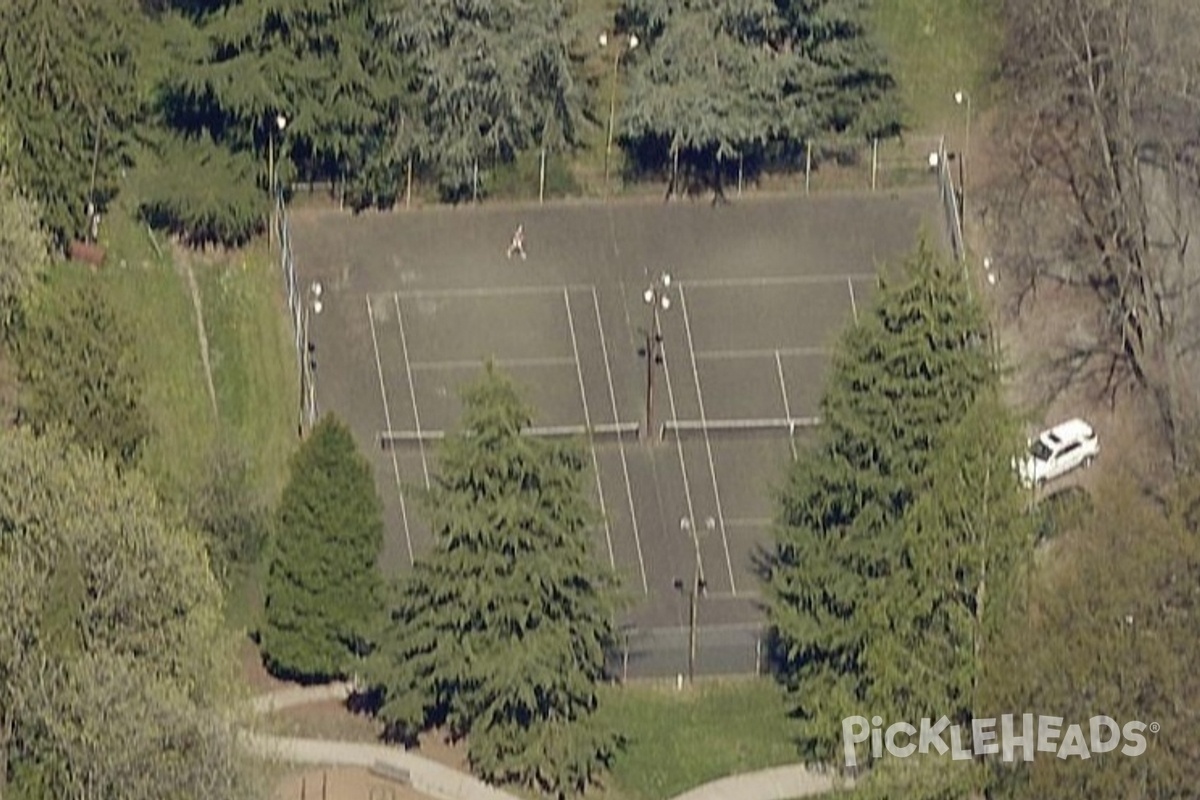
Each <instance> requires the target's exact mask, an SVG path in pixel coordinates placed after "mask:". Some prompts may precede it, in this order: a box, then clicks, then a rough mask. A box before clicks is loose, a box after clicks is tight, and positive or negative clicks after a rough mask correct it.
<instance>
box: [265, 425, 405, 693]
mask: <svg viewBox="0 0 1200 800" xmlns="http://www.w3.org/2000/svg"><path fill="white" fill-rule="evenodd" d="M382 543H383V518H382V507H381V505H380V502H379V498H378V497H377V496H376V494H375V482H374V479H373V476H372V474H371V467H370V465H369V464H368V463H367V461H366V459H364V458H363V457H362V455H361V454H359V452H358V450H357V448H356V447H355V444H354V439H353V437H352V436H351V434H350V431H349V429H348V428H346V426H345V425H344V424H342V423H341V422H339V421H338V420H336V419H335V418H333V417H331V416H326V417H324V418H323V419H322V420H321V421H320V422H319V423H318V424H317V425H316V427H314V428H313V430H312V433H311V434H310V436H309V438H308V439H307V440H306V441H305V442H304V445H303V446H302V447H301V448H300V450H299V451H298V452H297V453H296V455H295V457H294V458H293V460H292V465H291V476H290V478H289V480H288V484H287V486H286V487H285V488H284V491H283V497H282V498H281V500H280V508H279V520H278V530H277V532H276V535H275V541H274V550H273V553H272V557H271V561H270V568H269V572H268V575H267V580H266V620H265V624H264V629H263V631H262V647H263V653H264V655H265V658H266V662H267V665H268V667H269V668H270V669H271V671H272V672H275V673H276V674H280V675H287V676H293V677H297V678H303V679H324V678H332V677H338V676H342V675H346V674H348V673H349V672H350V671H351V668H352V664H353V663H354V659H355V658H356V657H360V656H362V655H364V654H365V653H366V651H367V649H368V648H369V646H370V635H369V633H370V631H371V629H372V627H373V617H374V615H375V614H376V613H377V610H378V603H379V598H380V591H379V588H380V587H379V582H380V579H379V573H378V571H377V570H378V568H377V565H376V560H377V559H378V557H379V549H380V546H381V545H382Z"/></svg>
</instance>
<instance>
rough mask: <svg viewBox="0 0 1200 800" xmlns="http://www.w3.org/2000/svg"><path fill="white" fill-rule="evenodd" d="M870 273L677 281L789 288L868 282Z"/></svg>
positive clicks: (680, 282)
mask: <svg viewBox="0 0 1200 800" xmlns="http://www.w3.org/2000/svg"><path fill="white" fill-rule="evenodd" d="M874 277H875V274H874V273H870V272H850V273H841V274H834V275H777V276H766V277H762V278H689V279H684V280H677V281H676V285H678V286H690V287H693V288H704V287H710V286H711V287H722V286H724V287H731V288H739V287H748V286H788V285H792V284H814V283H840V282H841V281H844V280H868V279H870V278H874Z"/></svg>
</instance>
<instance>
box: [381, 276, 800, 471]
mask: <svg viewBox="0 0 1200 800" xmlns="http://www.w3.org/2000/svg"><path fill="white" fill-rule="evenodd" d="M392 302H393V303H395V305H396V325H398V326H399V328H400V348H401V349H402V350H403V351H404V371H405V373H407V374H408V396H409V398H410V399H411V400H412V407H413V424H415V425H416V426H417V447H419V448H420V450H421V472H422V473H424V475H425V488H426V489H428V488H430V483H429V462H428V461H426V459H425V440H424V439H422V438H421V412H420V411H418V410H417V387H416V384H414V383H413V376H412V362H411V361H409V360H408V337H406V336H405V335H404V316H403V315H402V314H401V313H400V298H399V297H397V296H396V295H395V294H393V295H392ZM789 416H791V415H789ZM391 427H392V426H391V425H388V430H391Z"/></svg>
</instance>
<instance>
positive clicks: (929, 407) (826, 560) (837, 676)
mask: <svg viewBox="0 0 1200 800" xmlns="http://www.w3.org/2000/svg"><path fill="white" fill-rule="evenodd" d="M898 272H899V274H898V275H896V276H895V277H893V278H891V279H885V280H882V281H881V286H880V289H879V292H878V294H877V296H876V298H875V300H874V305H873V307H872V308H871V309H870V311H869V312H867V313H865V314H863V315H862V317H861V319H860V321H859V322H858V323H856V324H855V325H854V326H853V327H851V328H850V329H849V330H848V331H847V332H846V333H845V334H844V337H843V340H842V342H841V344H840V347H839V348H838V350H837V352H836V354H835V356H834V361H833V369H832V373H831V377H830V380H829V385H828V388H827V389H826V392H825V395H824V398H823V400H822V415H821V416H822V420H823V423H824V424H823V426H822V428H821V432H820V439H819V441H818V443H817V444H816V445H815V446H814V447H813V448H812V449H811V450H810V451H808V452H806V453H804V454H802V455H801V457H800V458H799V459H798V460H797V461H796V462H794V464H793V466H792V468H791V469H790V472H789V474H788V476H787V479H786V483H785V485H784V487H783V488H782V490H781V491H780V498H779V512H778V524H777V526H776V530H775V539H776V549H775V553H774V557H773V561H772V563H771V565H770V574H769V576H768V578H767V589H768V592H769V598H770V599H769V605H768V612H769V616H770V620H771V622H772V624H773V626H774V627H775V629H776V631H777V633H778V636H779V640H780V642H781V650H782V652H781V654H780V655H781V661H782V676H783V679H784V682H785V684H786V685H787V687H788V688H789V689H790V690H791V692H792V694H793V696H794V698H795V702H796V707H797V717H798V720H799V724H800V734H799V735H800V741H801V744H802V748H803V751H804V753H805V755H806V756H809V757H816V758H819V759H825V758H829V757H832V756H833V755H834V753H835V752H837V747H838V745H839V742H840V735H841V720H842V719H844V718H845V717H846V716H849V715H851V714H855V713H858V712H859V709H861V707H862V706H861V704H862V703H864V702H866V701H867V700H868V699H873V697H874V695H873V687H874V684H875V683H876V681H877V680H878V679H879V677H880V676H881V675H882V674H884V673H886V672H888V671H889V670H891V669H894V668H895V665H893V664H888V663H885V662H883V661H882V660H881V659H880V658H879V657H878V656H879V654H878V652H876V651H872V649H871V646H872V644H873V642H874V638H873V637H874V636H875V635H876V633H877V631H876V630H875V625H876V622H875V619H874V615H873V613H872V603H873V602H874V601H875V600H876V599H877V598H876V597H875V593H876V591H877V590H878V587H880V586H882V585H884V584H883V582H884V581H886V580H887V579H888V578H889V577H890V576H891V575H892V574H893V572H894V571H895V570H896V569H897V568H898V566H899V565H900V564H901V558H902V555H903V542H904V539H903V534H902V531H903V527H902V525H903V522H904V517H905V515H906V513H907V512H908V510H909V509H910V507H911V506H912V504H913V502H914V501H915V500H916V498H917V496H918V493H919V492H920V491H921V490H922V489H924V488H925V487H926V485H927V483H928V481H929V476H928V468H929V464H930V460H931V459H932V458H933V455H934V453H935V451H936V450H937V448H938V447H939V446H941V444H942V443H943V441H944V440H945V438H946V435H947V431H948V429H950V428H953V426H954V425H955V424H957V423H958V421H959V420H961V419H962V418H963V417H964V416H965V415H966V414H967V411H968V409H969V408H970V407H971V403H972V402H973V400H974V397H975V396H976V394H977V393H978V392H979V390H980V389H981V388H982V387H983V386H984V385H985V384H986V383H987V382H988V381H989V380H991V376H992V374H993V372H992V366H991V356H990V352H989V350H988V348H987V346H986V341H985V326H984V318H983V316H982V312H981V310H980V308H979V306H978V304H976V303H975V302H973V301H972V300H971V297H970V295H969V291H968V287H967V286H966V284H965V282H964V280H963V276H962V272H961V270H959V269H958V268H957V266H956V265H953V264H951V263H949V262H948V261H947V260H946V259H945V258H943V257H941V256H940V255H938V254H936V253H935V252H934V251H933V250H932V249H931V248H930V247H929V245H928V244H926V243H925V242H922V243H921V244H920V245H919V246H918V248H917V249H916V251H915V252H914V254H913V255H912V256H910V257H909V258H908V259H907V260H906V261H905V263H904V264H903V265H901V269H900V270H899V271H898Z"/></svg>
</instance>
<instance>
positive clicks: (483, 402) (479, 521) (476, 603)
mask: <svg viewBox="0 0 1200 800" xmlns="http://www.w3.org/2000/svg"><path fill="white" fill-rule="evenodd" d="M464 406H465V410H464V418H463V426H462V432H461V433H459V434H458V435H456V436H454V437H452V438H450V439H448V440H447V442H446V444H445V447H444V450H443V452H442V454H441V474H440V475H439V476H438V478H437V481H436V485H435V487H434V489H433V490H432V492H431V493H430V495H429V496H428V501H429V502H428V506H427V507H428V510H429V515H430V518H431V521H432V523H433V529H434V531H435V533H436V545H435V548H434V550H433V552H432V553H431V554H430V555H429V556H427V557H426V558H424V559H423V560H421V561H419V562H418V563H417V565H416V567H415V569H414V571H413V572H412V573H411V574H409V575H408V576H406V577H405V579H404V580H403V581H402V583H401V584H400V586H399V587H398V593H397V598H396V600H395V603H394V605H393V607H392V610H391V614H390V620H389V623H388V625H387V627H386V632H385V633H384V634H383V635H382V636H381V641H380V645H379V649H378V651H377V652H376V653H375V655H374V656H373V658H372V659H371V662H370V668H369V675H370V678H371V681H372V683H373V684H375V685H376V686H378V687H379V688H380V690H381V695H382V700H383V702H382V707H381V709H380V716H381V717H382V718H383V720H384V721H385V722H386V723H387V725H388V727H389V729H390V731H391V732H392V734H393V735H396V736H399V737H401V738H408V739H411V738H412V737H413V736H414V735H415V734H416V733H417V732H419V731H420V730H421V729H423V728H424V727H426V726H427V725H439V724H446V725H447V726H448V727H449V730H450V732H451V733H452V735H455V736H462V735H466V734H470V739H469V754H470V759H471V764H472V767H473V768H474V769H475V770H476V771H477V772H478V773H479V774H480V775H482V776H483V777H484V778H486V779H489V780H493V781H497V782H512V783H518V784H521V785H524V786H527V787H530V788H534V789H537V790H540V791H543V792H547V793H565V792H572V791H581V790H582V789H583V788H585V787H586V786H587V785H588V784H589V783H590V782H591V781H592V780H593V778H594V776H595V775H596V774H597V772H598V771H599V770H600V769H601V768H602V767H603V766H604V765H605V764H606V763H607V761H608V760H609V758H610V757H611V755H612V753H613V751H614V748H615V747H616V746H617V744H618V737H617V736H616V735H615V734H614V733H613V732H612V731H610V730H607V729H605V728H604V727H601V726H599V725H598V724H597V723H596V721H595V717H594V713H595V711H596V708H597V692H596V685H597V682H598V681H599V680H600V679H601V677H602V673H603V668H604V655H605V649H606V647H608V646H609V645H610V644H611V643H612V639H613V617H614V610H615V602H614V601H615V589H616V585H615V577H614V575H613V574H612V573H611V572H609V571H608V570H607V569H605V568H603V567H602V566H600V563H599V561H598V560H597V559H596V558H595V557H594V555H593V554H592V553H591V552H590V546H589V538H588V536H589V534H588V527H589V523H591V522H592V521H593V520H594V513H593V511H592V509H591V508H590V507H589V504H588V502H587V501H586V499H585V495H584V488H583V487H584V477H585V475H586V460H585V458H584V454H583V452H582V451H581V449H580V448H579V447H578V446H577V445H575V444H573V443H561V442H554V441H548V440H544V439H535V438H532V437H528V436H523V435H522V434H521V431H522V430H523V429H525V428H527V427H528V426H529V424H530V419H531V418H530V412H529V410H528V408H527V407H526V406H525V405H524V404H523V403H522V401H521V400H520V398H519V396H518V394H517V391H516V389H515V388H514V387H513V385H512V384H511V383H510V382H509V381H508V380H506V379H505V378H503V377H501V376H500V375H498V374H497V373H496V372H495V371H493V369H492V368H491V367H490V366H489V367H488V369H487V372H486V374H485V375H484V376H483V379H482V380H481V381H480V382H479V383H478V384H476V385H474V386H472V387H470V388H469V389H468V390H467V391H466V392H465V393H464Z"/></svg>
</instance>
